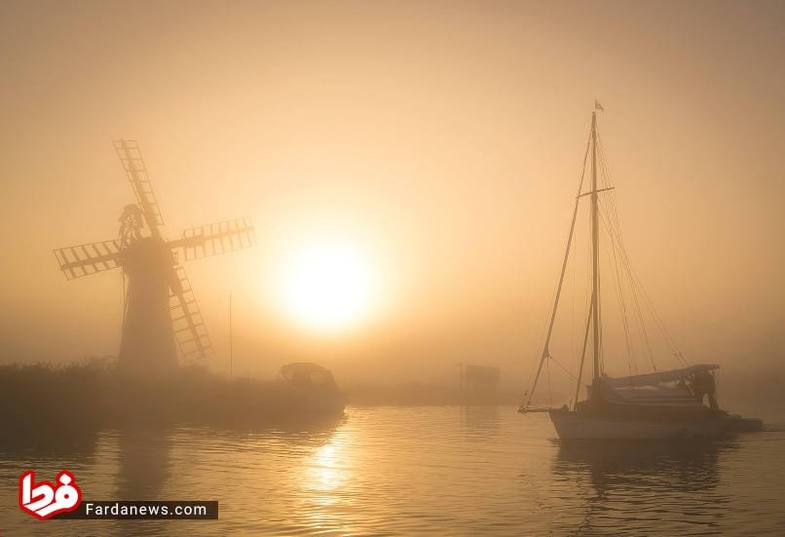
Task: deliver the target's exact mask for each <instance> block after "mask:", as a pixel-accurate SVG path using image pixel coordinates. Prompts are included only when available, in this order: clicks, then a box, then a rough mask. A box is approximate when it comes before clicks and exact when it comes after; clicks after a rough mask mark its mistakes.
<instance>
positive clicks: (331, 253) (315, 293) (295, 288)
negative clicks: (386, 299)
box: [280, 241, 375, 332]
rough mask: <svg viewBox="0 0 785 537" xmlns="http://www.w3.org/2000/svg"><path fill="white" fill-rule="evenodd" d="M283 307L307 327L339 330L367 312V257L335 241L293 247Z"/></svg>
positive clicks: (370, 283)
mask: <svg viewBox="0 0 785 537" xmlns="http://www.w3.org/2000/svg"><path fill="white" fill-rule="evenodd" d="M280 290H281V299H282V305H283V307H284V309H285V310H286V312H287V314H288V315H289V317H291V318H292V319H293V320H295V321H296V322H298V323H300V324H303V325H305V326H307V327H308V328H310V329H313V330H318V331H323V332H337V331H342V330H345V329H347V328H350V327H351V326H354V325H356V324H358V323H360V322H361V321H363V320H364V318H366V317H367V315H368V314H369V311H370V308H371V305H372V301H373V300H372V299H373V295H374V292H375V277H374V271H373V270H372V267H371V265H370V263H369V261H368V259H367V257H366V256H364V255H362V253H361V252H360V251H359V250H358V249H356V248H354V247H352V246H351V245H350V244H346V243H343V242H339V241H329V242H327V241H323V242H315V243H312V244H305V245H300V246H297V247H296V248H293V249H291V250H290V251H289V254H288V255H287V257H286V259H285V261H284V263H283V270H282V275H281V287H280Z"/></svg>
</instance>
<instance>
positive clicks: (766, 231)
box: [0, 1, 785, 398]
mask: <svg viewBox="0 0 785 537" xmlns="http://www.w3.org/2000/svg"><path fill="white" fill-rule="evenodd" d="M783 54H785V6H783V4H782V3H779V2H748V3H742V2H715V1H712V2H680V3H676V2H673V3H666V4H659V3H643V2H636V3H628V2H596V3H592V4H591V5H589V4H586V3H580V2H557V3H550V2H549V3H526V2H474V3H459V2H348V1H347V2H297V3H295V2H279V3H261V2H231V3H218V2H213V3H193V2H167V3H157V4H139V3H128V2H79V3H67V2H38V1H33V2H4V3H2V4H0V63H1V65H2V72H3V76H2V79H1V80H0V120H1V121H2V125H3V128H2V129H0V162H2V171H1V172H0V177H2V187H3V189H2V190H3V195H2V197H0V215H1V216H0V219H2V220H0V224H1V225H0V229H1V230H2V231H1V233H2V245H3V255H2V256H0V272H2V275H3V277H2V279H0V340H1V341H2V346H1V347H0V348H1V349H2V351H1V354H0V360H2V361H3V362H6V363H7V362H16V361H21V362H35V361H49V362H68V361H73V360H76V359H80V358H83V357H86V356H94V355H114V354H116V353H117V349H118V345H119V335H120V323H121V316H122V312H121V307H122V288H121V274H120V272H119V271H110V272H106V273H101V274H97V275H95V276H91V277H87V278H83V279H77V280H73V281H66V279H65V278H64V276H63V274H62V273H61V272H59V271H58V267H57V263H56V261H55V259H54V256H53V255H52V249H53V248H58V247H64V246H70V245H74V244H80V243H85V242H92V241H99V240H108V239H113V238H116V237H117V229H118V222H117V219H118V216H119V214H120V211H121V209H122V207H123V206H124V205H126V204H128V203H132V202H133V200H134V199H133V194H132V192H131V190H130V188H129V185H128V182H127V179H126V178H125V175H124V173H123V170H122V167H121V165H120V163H119V162H118V160H117V156H116V155H115V153H114V150H113V147H112V140H113V139H117V138H120V137H128V138H134V139H137V140H139V143H140V145H141V148H142V151H143V153H144V155H145V159H146V162H147V165H148V167H149V169H150V172H151V177H152V181H153V185H154V188H155V191H156V195H157V198H158V201H159V203H160V205H161V209H162V211H163V215H164V220H165V224H166V225H165V227H164V233H165V235H166V236H167V237H170V238H174V237H176V236H179V234H180V232H181V230H182V229H183V228H186V227H190V226H194V225H200V224H204V223H209V222H213V221H218V220H225V219H230V218H235V217H241V216H246V217H249V218H251V219H252V220H253V222H254V224H255V227H256V236H257V244H256V246H255V247H254V248H252V249H247V250H242V251H238V252H234V253H232V254H229V255H224V256H217V257H211V258H207V259H202V260H198V261H194V262H189V263H188V264H187V265H186V269H187V270H188V273H189V276H190V278H191V281H192V283H193V285H194V289H195V292H196V295H197V297H198V300H199V303H200V306H201V310H202V312H203V314H204V316H205V318H206V321H207V325H208V329H209V330H210V334H211V337H212V340H213V344H214V346H215V349H216V357H215V359H214V364H213V365H214V367H215V368H216V369H218V370H222V369H224V368H225V365H226V363H227V348H228V337H227V334H228V304H227V303H228V296H229V294H230V293H231V294H232V297H233V312H232V316H233V343H234V351H233V352H234V358H233V359H234V366H233V367H234V370H235V373H236V374H238V375H250V376H262V377H264V376H270V375H272V374H273V373H274V372H275V371H276V370H277V368H278V367H280V366H281V365H282V364H284V363H286V362H291V361H298V360H307V361H316V362H319V363H322V364H324V365H325V366H327V367H329V368H331V369H332V370H333V371H334V372H335V374H336V377H337V378H338V381H339V382H341V381H343V382H406V381H412V380H417V381H421V382H431V381H433V382H452V380H453V379H455V378H456V377H457V368H456V366H457V364H459V363H477V364H488V365H495V366H499V367H501V368H502V379H503V383H504V385H505V386H506V387H507V388H508V389H510V390H519V391H520V392H521V393H522V392H523V391H524V390H525V389H526V388H527V387H528V384H529V382H530V380H531V376H532V373H533V370H534V368H535V367H536V364H537V361H538V360H539V355H540V352H541V346H542V336H543V330H544V328H545V326H546V323H547V318H548V314H549V312H550V307H551V303H552V298H553V293H554V290H555V285H556V280H557V277H558V270H559V268H560V264H561V258H562V255H563V250H564V244H565V240H566V235H567V231H568V225H569V218H570V215H571V210H572V203H573V200H574V195H575V187H576V185H577V181H578V178H579V174H580V170H581V163H582V158H583V152H584V150H585V141H586V137H587V134H588V128H589V122H590V117H591V110H592V105H593V103H594V99H595V98H596V99H598V100H599V101H600V102H601V103H602V105H603V106H604V108H605V112H601V113H600V114H599V119H598V121H599V129H600V133H601V135H602V140H603V145H604V149H605V152H606V155H607V159H608V162H609V165H610V168H611V172H612V178H613V182H614V185H615V186H616V189H617V190H616V192H615V196H616V198H615V199H616V202H617V204H618V211H619V217H620V219H621V222H622V226H623V228H624V234H625V240H626V244H627V247H628V250H629V255H630V258H631V261H632V263H633V265H634V266H635V268H636V270H637V273H638V275H639V276H640V279H641V280H642V281H643V283H644V284H645V285H646V288H647V291H648V294H649V295H650V296H651V297H652V299H653V301H654V302H655V303H656V305H657V308H658V311H659V314H660V316H661V317H662V319H663V321H664V322H665V324H667V326H668V329H669V331H670V333H671V335H672V336H673V338H674V340H675V341H676V342H678V344H679V347H680V348H681V349H682V351H683V353H684V356H685V357H686V358H687V359H688V360H690V361H691V362H716V363H719V364H720V365H722V367H723V377H722V379H723V382H724V383H725V384H724V385H723V386H730V385H732V384H734V383H736V387H735V388H734V389H735V390H736V393H738V394H741V395H740V397H748V398H749V397H754V396H755V389H754V388H752V387H754V386H756V383H758V382H763V383H765V386H767V389H768V391H769V393H773V392H774V391H779V388H778V387H779V386H781V382H782V381H783V380H785V378H784V376H785V375H783V365H782V364H783V359H785V335H783V330H782V326H783V321H785V313H783V305H785V286H783V284H782V281H781V273H782V269H783V261H785V241H783V239H782V236H781V235H782V230H783V229H785V212H784V211H783V210H782V199H783V196H785V178H784V177H783V171H782V170H783V166H784V165H785V162H783V155H785V102H784V101H783V99H782V96H783V95H785V70H783V68H782V57H783ZM582 214H583V215H584V216H585V213H582ZM582 222H583V224H582V225H585V223H586V222H585V220H582ZM579 235H580V238H581V239H585V237H586V235H585V233H582V232H580V233H579ZM326 236H329V237H333V236H334V237H339V238H341V239H342V240H345V241H348V242H350V243H351V244H353V245H354V246H355V247H356V248H357V249H358V250H360V251H362V252H363V254H364V255H365V256H366V257H367V259H368V260H369V263H371V264H372V265H373V267H374V270H375V271H376V274H377V279H378V292H377V296H376V299H375V300H374V303H373V305H372V307H371V308H370V309H369V311H368V313H367V314H366V315H364V316H363V317H362V318H359V319H357V321H356V322H355V323H353V324H352V325H351V326H350V327H348V328H346V329H345V330H341V331H339V332H337V333H321V332H318V331H312V330H308V329H307V328H305V327H303V326H301V325H299V324H298V323H296V322H294V321H292V319H290V318H288V317H287V316H286V315H285V314H284V313H283V312H282V311H281V305H280V303H279V300H278V298H277V297H278V294H277V290H278V286H279V281H278V279H277V275H278V274H279V273H280V271H281V262H282V259H283V258H285V256H286V252H287V251H289V250H290V249H291V248H292V247H293V246H296V245H298V244H302V243H306V242H308V241H311V240H320V238H321V237H326ZM314 238H315V239H314ZM584 266H585V264H584V265H581V264H580V263H579V262H578V263H577V269H576V270H578V271H580V270H581V269H582V268H583V267H584ZM571 270H572V269H571ZM570 274H572V272H570ZM608 288H609V289H610V287H608ZM581 293H582V291H580V289H579V290H578V291H576V293H575V294H574V296H566V297H565V299H564V305H565V313H564V315H563V318H561V320H564V321H565V322H564V323H561V324H560V326H561V328H558V329H557V332H556V335H555V338H556V343H555V344H554V346H555V348H557V347H558V346H559V345H561V347H560V348H561V349H567V348H569V347H570V345H571V343H570V342H571V341H573V340H574V339H575V338H578V337H580V333H581V322H582V321H581V320H580V319H582V318H583V317H582V316H583V315H584V314H583V313H581V311H582V310H581V308H582V307H583V304H584V302H583V300H584V294H581ZM612 300H613V299H612V298H608V301H609V303H610V302H611V301H612ZM572 311H575V313H574V314H573V313H570V312H572ZM573 315H574V317H573ZM574 319H577V320H574ZM576 334H577V335H576ZM608 337H609V338H610V337H612V336H611V335H610V332H609V336H608ZM610 344H611V342H609V345H610ZM557 358H559V359H560V360H561V361H562V362H563V363H564V364H565V365H567V366H569V367H573V366H574V364H575V358H574V356H568V355H567V353H566V350H565V351H564V353H563V354H561V355H559V356H557ZM660 358H662V364H663V367H670V366H673V365H674V364H673V363H672V362H669V360H670V357H669V356H661V357H658V360H659V359H660ZM611 360H612V358H610V357H607V358H606V361H608V362H610V361H611ZM558 373H559V372H558V370H557V369H552V370H551V374H552V375H553V379H554V380H553V382H554V385H553V387H554V389H555V390H559V389H560V386H561V385H560V384H559V383H560V382H566V384H564V386H568V385H569V382H571V381H569V379H567V381H569V382H567V381H563V380H559V379H558ZM745 394H746V395H745Z"/></svg>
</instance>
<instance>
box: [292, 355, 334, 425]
mask: <svg viewBox="0 0 785 537" xmlns="http://www.w3.org/2000/svg"><path fill="white" fill-rule="evenodd" d="M278 380H279V382H281V383H282V384H283V385H284V386H287V387H288V388H289V389H290V390H291V391H292V393H293V394H294V396H295V401H293V404H295V403H299V404H300V405H301V406H302V407H303V409H304V410H307V411H308V412H309V413H310V414H314V415H322V414H341V413H343V411H344V408H345V406H346V399H345V397H344V394H343V393H342V392H341V390H340V388H338V385H337V384H336V382H335V378H334V377H333V374H332V372H331V371H330V370H329V369H326V368H324V367H322V366H320V365H318V364H315V363H313V362H293V363H290V364H286V365H285V366H283V367H282V368H281V369H280V371H279V372H278Z"/></svg>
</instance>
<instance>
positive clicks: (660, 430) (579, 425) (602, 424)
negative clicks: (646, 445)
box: [548, 409, 728, 440]
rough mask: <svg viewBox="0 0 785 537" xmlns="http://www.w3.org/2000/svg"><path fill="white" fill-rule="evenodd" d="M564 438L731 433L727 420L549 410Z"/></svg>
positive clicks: (659, 437)
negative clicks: (638, 417) (640, 416)
mask: <svg viewBox="0 0 785 537" xmlns="http://www.w3.org/2000/svg"><path fill="white" fill-rule="evenodd" d="M548 414H549V415H550V417H551V421H552V422H553V425H554V427H556V433H557V434H558V435H559V438H560V439H561V440H667V439H680V438H717V437H721V436H723V435H725V434H727V432H728V427H727V425H728V424H727V420H724V419H722V418H719V417H717V418H706V419H700V420H693V421H667V420H665V421H659V420H658V421H654V420H652V421H649V420H633V419H626V418H611V417H602V416H586V415H582V414H577V413H575V412H570V411H566V410H561V409H560V410H551V411H549V412H548Z"/></svg>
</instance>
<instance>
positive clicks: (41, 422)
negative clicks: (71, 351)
mask: <svg viewBox="0 0 785 537" xmlns="http://www.w3.org/2000/svg"><path fill="white" fill-rule="evenodd" d="M343 408H344V400H343V397H342V395H341V394H340V393H337V392H326V391H318V392H314V391H304V390H301V389H298V388H296V387H293V386H291V385H289V384H287V383H286V382H281V381H265V380H258V379H245V378H243V379H229V378H226V377H222V376H220V375H216V374H213V373H211V372H209V371H206V370H203V369H201V368H196V367H183V368H180V370H179V371H178V373H177V374H175V375H173V376H171V377H167V378H135V377H129V376H127V375H124V374H123V373H122V372H120V371H118V370H117V368H115V367H107V366H106V365H100V364H92V363H77V364H70V365H49V364H33V365H21V364H12V365H0V422H1V423H2V430H3V433H4V436H5V438H6V439H10V438H17V439H19V440H20V441H30V442H31V443H38V442H37V440H41V441H46V440H47V439H52V438H57V437H60V438H72V437H75V436H79V435H85V434H88V433H93V432H95V431H98V430H102V429H105V428H122V427H136V428H155V427H166V426H170V425H174V424H178V425H192V426H211V427H217V428H226V429H250V428H255V427H259V426H264V427H266V426H288V425H292V424H302V425H307V424H308V423H310V422H318V421H320V420H323V419H326V418H334V417H336V416H340V415H342V414H343Z"/></svg>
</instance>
